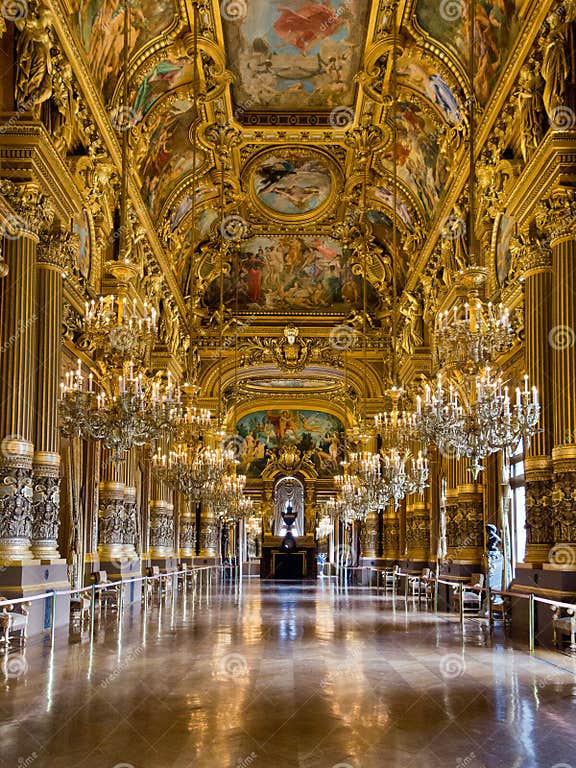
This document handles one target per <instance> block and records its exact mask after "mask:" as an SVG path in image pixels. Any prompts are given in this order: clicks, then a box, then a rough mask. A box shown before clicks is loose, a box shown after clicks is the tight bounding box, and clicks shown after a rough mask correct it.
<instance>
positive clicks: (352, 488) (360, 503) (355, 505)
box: [334, 472, 368, 522]
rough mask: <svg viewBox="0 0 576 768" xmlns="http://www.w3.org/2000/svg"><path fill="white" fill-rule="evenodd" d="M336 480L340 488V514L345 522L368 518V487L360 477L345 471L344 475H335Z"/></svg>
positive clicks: (337, 500)
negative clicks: (366, 487) (365, 486)
mask: <svg viewBox="0 0 576 768" xmlns="http://www.w3.org/2000/svg"><path fill="white" fill-rule="evenodd" d="M334 482H335V484H336V487H337V489H338V495H337V497H336V503H337V505H338V508H337V514H338V516H339V517H340V518H341V519H342V520H343V521H345V522H352V521H353V520H359V521H362V520H366V516H367V514H368V509H367V506H366V489H365V488H364V486H363V485H362V483H361V481H360V478H359V477H358V476H357V475H353V474H349V473H347V472H345V474H343V475H335V476H334Z"/></svg>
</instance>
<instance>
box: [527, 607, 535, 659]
mask: <svg viewBox="0 0 576 768" xmlns="http://www.w3.org/2000/svg"><path fill="white" fill-rule="evenodd" d="M528 611H529V613H528V648H529V650H530V653H534V648H535V615H534V593H533V592H531V593H530V596H529V597H528Z"/></svg>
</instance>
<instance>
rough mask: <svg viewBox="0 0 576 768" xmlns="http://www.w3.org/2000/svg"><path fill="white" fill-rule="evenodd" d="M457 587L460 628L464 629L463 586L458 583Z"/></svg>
mask: <svg viewBox="0 0 576 768" xmlns="http://www.w3.org/2000/svg"><path fill="white" fill-rule="evenodd" d="M459 587H460V592H459V608H460V626H461V627H464V585H463V584H462V583H460V585H459Z"/></svg>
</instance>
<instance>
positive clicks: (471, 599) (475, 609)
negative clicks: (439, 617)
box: [452, 573, 484, 613]
mask: <svg viewBox="0 0 576 768" xmlns="http://www.w3.org/2000/svg"><path fill="white" fill-rule="evenodd" d="M483 586H484V574H483V573H473V574H472V575H471V576H470V583H469V584H464V586H463V594H462V603H463V607H464V613H466V612H469V613H479V612H480V610H481V608H482V600H483V596H484V593H483V592H481V591H479V590H478V591H477V590H475V589H470V587H483ZM452 610H453V611H455V612H458V611H459V610H460V585H459V584H454V586H453V587H452Z"/></svg>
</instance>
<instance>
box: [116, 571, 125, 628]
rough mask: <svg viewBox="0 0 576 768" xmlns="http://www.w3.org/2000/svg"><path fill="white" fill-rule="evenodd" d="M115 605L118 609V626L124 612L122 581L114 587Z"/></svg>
mask: <svg viewBox="0 0 576 768" xmlns="http://www.w3.org/2000/svg"><path fill="white" fill-rule="evenodd" d="M116 594H117V598H116V603H117V607H118V624H121V623H122V611H123V610H124V590H123V589H122V580H120V581H119V582H118V583H117V585H116Z"/></svg>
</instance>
